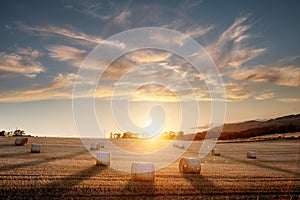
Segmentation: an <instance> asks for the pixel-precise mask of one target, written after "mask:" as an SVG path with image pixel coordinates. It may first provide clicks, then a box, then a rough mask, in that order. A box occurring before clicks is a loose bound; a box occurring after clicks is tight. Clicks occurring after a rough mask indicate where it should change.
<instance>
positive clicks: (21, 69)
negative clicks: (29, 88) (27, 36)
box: [0, 48, 45, 78]
mask: <svg viewBox="0 0 300 200" xmlns="http://www.w3.org/2000/svg"><path fill="white" fill-rule="evenodd" d="M40 55H41V53H40V52H39V51H37V50H33V49H31V48H28V49H18V51H17V53H6V52H0V71H2V72H5V73H13V74H21V75H24V76H26V77H29V78H34V77H35V76H36V75H37V74H39V73H41V72H45V68H44V67H43V66H42V64H40V63H39V62H38V61H37V60H36V59H37V58H38V57H39V56H40Z"/></svg>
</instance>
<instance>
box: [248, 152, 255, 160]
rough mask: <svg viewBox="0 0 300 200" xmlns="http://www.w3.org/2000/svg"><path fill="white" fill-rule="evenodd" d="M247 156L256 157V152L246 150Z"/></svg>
mask: <svg viewBox="0 0 300 200" xmlns="http://www.w3.org/2000/svg"><path fill="white" fill-rule="evenodd" d="M247 158H251V159H256V152H254V151H248V152H247Z"/></svg>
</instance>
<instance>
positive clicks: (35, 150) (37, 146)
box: [31, 144, 41, 153]
mask: <svg viewBox="0 0 300 200" xmlns="http://www.w3.org/2000/svg"><path fill="white" fill-rule="evenodd" d="M40 152H41V145H40V144H32V145H31V153H40Z"/></svg>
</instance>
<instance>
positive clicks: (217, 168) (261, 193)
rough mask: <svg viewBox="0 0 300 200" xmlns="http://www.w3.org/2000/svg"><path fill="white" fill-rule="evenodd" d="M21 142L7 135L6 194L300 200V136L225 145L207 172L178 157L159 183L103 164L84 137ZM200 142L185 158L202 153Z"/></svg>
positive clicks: (0, 183) (1, 164) (205, 163)
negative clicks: (184, 168) (182, 168)
mask: <svg viewBox="0 0 300 200" xmlns="http://www.w3.org/2000/svg"><path fill="white" fill-rule="evenodd" d="M14 140H15V138H13V137H1V138H0V150H1V152H0V168H1V171H0V179H1V180H0V198H1V199H19V198H20V199H26V198H28V199H84V198H86V199H101V198H108V199H120V198H123V199H202V198H204V199H206V198H209V199H211V198H217V199H218V198H227V197H229V198H235V199H236V198H254V199H256V198H257V197H259V198H275V199H278V198H282V199H299V198H300V170H299V169H300V140H299V139H292V140H286V139H280V140H272V141H260V142H244V143H220V144H217V145H216V148H218V149H219V150H220V152H221V156H211V155H207V156H206V157H205V158H204V159H202V160H201V167H202V169H201V174H200V175H198V174H189V175H183V174H180V173H179V172H178V161H176V162H174V163H172V164H171V165H169V166H167V167H165V168H163V169H160V170H158V171H156V172H155V182H154V183H151V182H132V181H131V180H130V173H127V172H120V171H117V170H114V169H112V168H110V167H108V168H107V167H102V166H96V161H95V158H94V157H93V156H92V155H91V154H90V153H89V152H88V151H87V150H86V148H85V147H84V146H83V145H82V143H81V140H80V139H74V138H37V137H32V138H29V142H28V145H26V146H15V145H14ZM32 143H38V144H41V145H42V150H41V153H39V154H32V153H30V148H31V144H32ZM129 143H130V140H124V141H121V142H120V145H124V146H126V147H127V148H128V144H129ZM200 144H201V143H200V142H195V143H194V144H193V145H192V146H191V147H190V148H189V149H188V150H187V151H186V153H185V155H184V156H187V157H197V156H198V151H199V146H200ZM106 148H109V147H105V148H104V149H106ZM247 151H256V153H257V159H247V158H246V153H247ZM128 160H130V159H128ZM112 162H116V161H115V160H112ZM123 162H124V161H123ZM128 162H130V163H131V161H128ZM130 163H128V165H130ZM125 164H126V163H125Z"/></svg>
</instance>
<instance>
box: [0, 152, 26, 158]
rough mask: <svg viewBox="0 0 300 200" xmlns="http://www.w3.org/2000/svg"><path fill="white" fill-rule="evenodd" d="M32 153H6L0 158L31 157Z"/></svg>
mask: <svg viewBox="0 0 300 200" xmlns="http://www.w3.org/2000/svg"><path fill="white" fill-rule="evenodd" d="M30 154H31V153H30V152H22V153H5V154H0V158H11V157H22V156H25V155H30Z"/></svg>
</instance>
